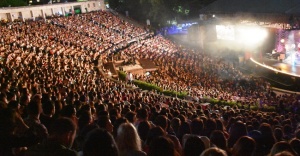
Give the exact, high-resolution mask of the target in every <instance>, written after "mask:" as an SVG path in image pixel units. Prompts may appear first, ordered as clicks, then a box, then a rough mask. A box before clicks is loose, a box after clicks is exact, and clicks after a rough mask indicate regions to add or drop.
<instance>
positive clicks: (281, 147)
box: [269, 141, 296, 156]
mask: <svg viewBox="0 0 300 156" xmlns="http://www.w3.org/2000/svg"><path fill="white" fill-rule="evenodd" d="M283 151H288V152H290V153H292V154H293V155H296V152H295V151H294V150H293V148H292V146H291V145H290V144H289V143H287V142H285V141H280V142H277V143H276V144H274V145H273V147H272V149H271V151H270V154H269V156H274V155H275V154H277V153H280V152H283Z"/></svg>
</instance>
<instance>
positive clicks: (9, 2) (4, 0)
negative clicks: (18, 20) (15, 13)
mask: <svg viewBox="0 0 300 156" xmlns="http://www.w3.org/2000/svg"><path fill="white" fill-rule="evenodd" d="M26 5H27V3H26V2H24V1H23V0H1V1H0V7H9V6H11V7H17V6H26Z"/></svg>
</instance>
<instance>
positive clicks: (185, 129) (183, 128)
mask: <svg viewBox="0 0 300 156" xmlns="http://www.w3.org/2000/svg"><path fill="white" fill-rule="evenodd" d="M185 134H191V128H190V124H189V123H188V122H186V121H185V122H182V123H181V125H180V127H179V129H178V136H177V137H178V139H179V141H180V142H182V137H183V136H184V135H185Z"/></svg>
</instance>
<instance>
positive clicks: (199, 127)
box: [191, 118, 204, 135]
mask: <svg viewBox="0 0 300 156" xmlns="http://www.w3.org/2000/svg"><path fill="white" fill-rule="evenodd" d="M203 129H204V125H203V122H202V120H201V119H199V118H195V119H193V120H192V122H191V133H192V134H196V135H201V134H202V133H203Z"/></svg>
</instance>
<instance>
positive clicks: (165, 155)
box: [148, 136, 175, 156]
mask: <svg viewBox="0 0 300 156" xmlns="http://www.w3.org/2000/svg"><path fill="white" fill-rule="evenodd" d="M148 156H175V147H174V144H173V142H172V140H170V139H169V138H167V137H163V136H160V137H157V138H155V139H154V140H153V141H152V142H151V144H150V147H149V153H148Z"/></svg>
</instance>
